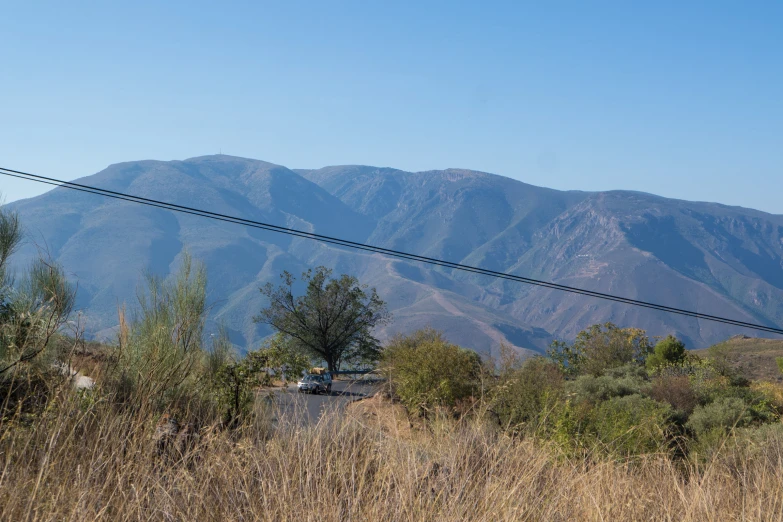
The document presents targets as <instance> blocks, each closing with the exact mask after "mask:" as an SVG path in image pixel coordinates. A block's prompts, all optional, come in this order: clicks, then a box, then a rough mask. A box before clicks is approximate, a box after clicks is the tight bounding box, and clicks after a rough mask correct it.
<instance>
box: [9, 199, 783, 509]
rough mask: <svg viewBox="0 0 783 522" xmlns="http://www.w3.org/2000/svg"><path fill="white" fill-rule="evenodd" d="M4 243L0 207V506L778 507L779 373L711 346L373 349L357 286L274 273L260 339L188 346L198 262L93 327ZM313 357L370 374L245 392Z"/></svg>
mask: <svg viewBox="0 0 783 522" xmlns="http://www.w3.org/2000/svg"><path fill="white" fill-rule="evenodd" d="M20 239H21V228H20V226H19V223H18V221H17V220H16V217H15V216H14V215H13V214H9V213H7V212H4V211H3V210H2V209H0V276H1V277H2V284H1V285H0V343H1V344H0V363H2V366H0V370H2V371H0V398H1V399H2V406H0V466H2V473H0V519H2V520H138V519H144V520H150V519H151V520H292V519H308V520H309V519H318V520H320V521H330V520H335V521H337V520H353V519H357V520H520V519H522V520H660V519H665V520H725V519H743V520H767V519H776V518H781V517H783V424H781V420H780V414H781V413H783V388H781V386H780V384H779V383H777V382H776V381H775V380H772V381H769V380H768V381H760V380H754V379H750V378H748V377H747V376H746V375H743V373H742V371H741V368H740V369H738V366H737V365H736V364H734V363H733V359H732V357H731V354H730V353H728V352H727V349H726V348H725V346H718V347H716V348H714V349H712V350H711V351H706V352H704V353H703V354H701V355H696V354H694V353H693V352H688V351H686V350H685V346H684V345H683V344H682V343H681V342H680V341H679V340H677V339H676V338H674V337H667V338H664V339H651V338H649V337H648V336H647V334H646V333H645V332H644V331H642V330H638V329H633V328H619V327H617V326H615V325H612V324H605V325H596V326H593V327H591V328H588V329H587V330H585V331H584V332H581V333H580V334H579V335H578V336H577V338H576V339H575V340H574V342H571V343H568V342H555V343H553V344H552V346H551V349H550V351H549V353H548V354H547V356H546V357H544V356H541V357H534V358H528V359H522V358H520V357H519V356H518V355H517V354H516V353H515V352H514V351H513V350H512V349H510V348H509V347H503V348H502V349H501V355H500V357H499V359H498V360H482V359H481V358H480V357H479V356H478V355H477V354H476V353H475V352H473V351H471V350H469V349H467V348H468V347H460V346H456V345H454V344H452V343H450V342H448V340H447V338H448V335H447V333H442V332H437V331H435V330H432V329H425V330H422V331H419V332H414V333H411V334H410V335H406V336H397V337H394V338H392V339H391V340H389V341H388V342H387V343H385V345H381V343H379V342H378V341H377V339H375V337H373V335H372V328H373V327H374V326H377V325H379V324H383V323H384V322H386V321H388V320H389V319H390V318H389V316H388V314H387V313H386V310H385V305H384V303H383V301H382V300H381V299H380V298H379V297H378V296H377V295H376V293H375V291H374V290H372V289H368V288H365V287H363V286H361V285H360V284H359V283H358V281H356V280H355V279H353V278H351V277H348V276H341V277H339V278H332V276H331V273H330V272H329V271H328V270H326V269H323V268H319V269H317V270H315V271H314V272H311V273H308V274H305V276H304V280H305V282H306V288H305V289H304V291H303V292H304V293H303V295H302V296H295V294H294V290H293V288H294V287H293V278H292V277H291V276H290V275H284V281H283V285H281V286H280V287H277V288H275V287H272V286H268V287H265V288H264V289H263V291H264V292H265V294H266V295H267V296H268V297H269V298H270V303H271V304H270V307H269V308H268V309H266V310H263V311H261V312H260V314H259V320H263V321H266V322H268V323H270V324H272V325H273V326H274V327H275V328H276V330H277V331H278V333H277V334H276V335H275V336H273V337H271V338H270V339H269V340H268V341H267V342H266V343H265V344H264V345H263V346H262V347H260V348H258V349H256V350H252V351H250V352H248V353H247V354H244V355H240V354H238V353H237V352H236V351H235V349H234V347H233V346H232V345H231V343H230V341H229V338H228V335H227V334H226V333H225V332H220V333H218V334H217V335H214V336H212V340H211V342H210V343H206V342H205V337H209V336H205V335H204V324H205V318H206V314H207V312H208V307H207V304H206V293H205V289H206V277H207V274H206V272H205V270H204V268H203V267H202V266H200V265H199V263H197V262H196V261H195V260H192V259H191V258H190V257H189V256H187V255H186V256H183V259H182V260H181V264H180V268H179V271H178V272H177V274H176V275H175V276H173V277H172V278H169V279H165V280H163V279H160V278H156V277H153V276H150V277H148V278H147V280H146V283H145V285H144V286H143V288H142V289H141V290H140V292H139V296H140V297H139V302H138V304H137V306H135V307H134V311H133V312H126V311H125V308H124V307H123V308H120V310H119V320H118V322H119V329H118V334H117V340H116V342H115V343H111V344H108V345H97V344H96V343H88V342H85V341H84V339H83V338H82V335H81V332H80V330H79V327H78V324H74V323H72V322H69V317H70V311H71V309H72V307H73V302H74V290H73V288H71V287H70V286H69V285H68V284H67V282H66V280H65V277H64V274H62V271H61V270H60V269H59V268H58V267H57V266H56V265H54V264H51V263H49V262H46V261H45V260H41V261H40V263H37V264H36V265H34V266H33V267H32V268H31V269H30V270H29V272H28V273H27V275H25V276H24V277H21V278H20V279H19V280H14V279H13V278H12V277H11V274H10V273H8V270H7V268H6V267H7V261H8V259H9V258H10V256H11V255H12V254H13V250H14V248H15V247H16V246H17V245H18V244H19V240H20ZM335 304H338V305H339V306H335ZM319 319H320V323H319ZM326 319H328V320H326ZM773 361H774V359H773ZM322 362H325V363H327V365H328V366H329V367H330V368H332V369H335V368H339V367H341V365H345V366H350V365H362V366H363V365H369V364H372V365H374V366H376V367H377V369H378V372H379V373H380V374H381V375H383V377H384V378H385V381H384V384H383V385H382V386H380V387H379V393H377V394H376V395H375V396H374V397H373V398H371V399H367V400H364V401H360V402H357V403H354V404H352V405H351V406H348V407H346V408H344V409H343V410H340V411H337V410H334V411H327V412H325V413H324V414H323V415H322V417H321V418H320V420H319V421H318V422H317V423H316V424H307V423H303V422H302V419H301V417H300V416H299V414H298V413H297V412H296V411H294V412H291V411H285V412H284V411H282V410H280V409H279V408H278V406H277V404H276V402H275V401H274V400H273V399H272V397H271V396H270V395H269V394H268V393H267V392H266V391H264V390H266V386H268V385H269V384H270V383H271V381H272V379H273V378H275V379H276V378H279V377H280V376H282V375H283V374H287V375H291V376H296V375H299V374H300V373H301V371H302V370H303V369H305V368H307V367H309V366H310V365H311V364H314V363H322ZM773 364H774V362H773ZM72 368H73V370H72ZM775 368H776V367H775ZM776 370H777V368H776ZM78 372H84V373H88V374H89V375H90V376H91V377H93V378H94V381H93V382H91V383H90V385H89V386H81V385H77V380H76V379H75V378H74V377H75V375H78Z"/></svg>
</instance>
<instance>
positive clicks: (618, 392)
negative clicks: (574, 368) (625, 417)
mask: <svg viewBox="0 0 783 522" xmlns="http://www.w3.org/2000/svg"><path fill="white" fill-rule="evenodd" d="M639 370H641V372H640V371H639ZM643 372H644V368H642V367H639V366H638V365H636V364H631V365H626V366H622V367H619V368H615V369H614V370H612V371H611V372H609V373H608V374H607V375H601V376H599V377H594V376H592V375H580V376H579V377H577V378H576V379H575V380H574V381H572V382H569V383H568V385H567V389H568V392H569V393H570V394H571V395H572V397H573V398H574V399H575V400H577V401H587V402H590V403H592V404H596V403H599V402H601V401H606V400H608V399H611V398H613V397H624V396H626V395H634V394H642V393H645V392H646V390H647V389H648V388H649V384H648V383H647V380H646V379H645V377H644V374H643Z"/></svg>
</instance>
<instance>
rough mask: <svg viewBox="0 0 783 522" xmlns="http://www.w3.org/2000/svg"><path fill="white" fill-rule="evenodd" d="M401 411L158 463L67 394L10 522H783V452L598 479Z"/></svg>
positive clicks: (135, 423) (259, 427) (7, 479)
mask: <svg viewBox="0 0 783 522" xmlns="http://www.w3.org/2000/svg"><path fill="white" fill-rule="evenodd" d="M387 410H388V408H387V406H385V405H384V404H383V403H382V402H381V401H377V400H376V401H373V402H372V403H367V404H366V405H363V406H362V407H361V408H358V407H357V408H349V409H347V410H344V411H343V412H342V413H340V412H332V413H327V414H325V415H324V417H322V419H321V421H320V422H319V424H317V425H315V426H305V425H303V424H301V423H298V422H296V421H295V418H296V415H294V414H289V415H287V416H285V417H282V418H279V419H275V418H274V416H275V412H274V411H269V410H266V411H264V410H261V409H260V410H259V415H258V417H257V419H256V421H255V422H254V423H253V424H252V425H248V426H246V427H244V428H243V429H242V430H241V431H240V432H238V433H234V434H231V433H228V432H226V431H222V430H218V429H210V428H202V429H201V435H200V439H199V440H198V441H197V442H196V443H195V446H194V447H193V448H192V449H191V450H190V451H188V452H187V453H186V454H185V455H184V457H183V458H180V456H179V455H173V454H164V455H163V456H159V455H158V454H157V452H156V451H155V444H154V442H153V433H154V431H155V423H156V420H157V419H156V417H155V416H154V415H152V414H144V413H135V414H131V413H129V412H128V413H118V412H117V411H116V409H115V408H114V407H113V406H111V405H109V404H108V403H104V402H101V401H98V402H97V403H93V404H90V403H89V401H85V400H84V399H83V398H79V397H78V396H75V395H73V394H71V393H70V392H67V391H65V390H63V391H61V392H60V394H59V395H58V396H57V397H56V398H55V399H53V400H52V401H51V403H50V407H49V408H48V410H47V411H46V412H45V413H44V414H43V415H41V416H40V417H39V418H38V419H37V420H36V421H35V422H33V423H32V424H31V425H28V426H16V427H14V428H12V429H9V426H8V424H7V423H6V424H5V425H4V426H3V435H2V439H0V459H1V460H0V466H2V467H1V468H0V469H2V472H1V474H0V519H2V520H58V521H59V520H112V521H115V520H209V521H212V520H299V521H301V520H317V521H319V522H320V521H323V522H326V521H332V520H334V521H345V520H373V521H381V520H395V521H397V520H449V521H454V520H547V521H556V520H569V521H570V520H677V521H683V520H699V521H702V520H780V519H783V451H781V448H780V447H767V448H764V449H763V452H764V454H763V455H762V456H763V457H764V458H760V457H759V456H758V455H757V456H756V458H752V459H751V458H746V457H743V456H742V455H724V456H723V457H719V458H717V459H715V460H714V461H713V462H712V463H711V464H709V465H706V466H703V467H701V468H698V469H697V468H694V467H684V466H682V465H678V464H676V463H674V462H673V461H671V460H670V459H669V458H667V457H665V456H660V457H658V456H653V457H649V458H646V459H641V460H637V461H634V462H632V463H617V462H609V461H605V462H598V463H593V464H588V463H586V462H583V461H577V462H572V461H568V460H564V459H562V458H558V457H557V455H556V453H555V452H554V451H552V450H549V449H547V448H546V447H544V446H542V445H538V444H536V443H533V442H531V441H520V440H515V439H511V438H508V437H506V436H503V435H501V434H499V433H497V432H496V431H494V430H493V429H491V428H489V427H487V426H486V425H484V424H482V423H480V422H478V421H463V422H454V421H441V422H435V423H433V424H430V425H428V426H427V427H426V429H424V428H423V427H421V426H417V427H415V428H414V427H413V426H412V425H410V424H408V425H407V426H404V429H403V432H400V431H398V430H397V429H396V428H395V423H393V422H391V423H389V422H382V421H378V422H373V421H372V419H373V418H375V419H382V418H383V416H384V411H387ZM278 414H279V412H278ZM392 415H395V414H394V413H392ZM403 424H405V423H403Z"/></svg>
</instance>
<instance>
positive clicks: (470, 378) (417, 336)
mask: <svg viewBox="0 0 783 522" xmlns="http://www.w3.org/2000/svg"><path fill="white" fill-rule="evenodd" d="M380 369H381V371H382V372H383V374H384V375H385V376H386V378H387V379H388V381H389V384H390V385H391V388H392V392H393V393H394V394H395V395H396V396H397V397H398V398H399V399H400V401H401V402H402V403H403V404H404V405H405V406H406V407H407V408H408V410H409V411H410V412H413V413H417V414H422V413H426V412H428V411H430V410H432V409H433V408H435V407H438V406H444V407H454V406H456V404H457V402H458V401H460V400H464V399H467V398H469V397H471V396H475V394H476V393H477V391H478V390H479V381H480V377H481V370H482V365H481V359H480V358H479V356H478V354H477V353H476V352H474V351H472V350H466V349H464V348H460V347H459V346H457V345H454V344H451V343H449V342H448V341H446V339H445V338H444V337H443V334H442V333H441V332H438V331H436V330H433V329H431V328H426V329H424V330H419V331H417V332H414V333H413V334H411V335H408V336H401V335H397V336H396V337H394V338H393V339H392V340H391V341H390V342H389V343H388V345H387V346H386V347H385V349H384V350H383V353H382V356H381V365H380Z"/></svg>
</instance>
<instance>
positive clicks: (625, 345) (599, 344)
mask: <svg viewBox="0 0 783 522" xmlns="http://www.w3.org/2000/svg"><path fill="white" fill-rule="evenodd" d="M651 348H652V345H651V344H650V340H649V339H648V338H647V334H646V332H645V331H644V330H640V329H639V328H619V327H618V326H616V325H614V324H612V323H606V324H603V325H600V324H596V325H593V326H591V327H590V328H588V329H586V330H582V331H581V332H579V334H577V336H576V340H575V341H574V342H573V343H571V344H568V343H566V342H563V341H554V342H553V343H552V344H551V346H550V347H549V349H548V350H547V354H548V355H549V357H550V358H551V359H552V360H553V361H555V362H556V363H557V364H558V365H559V366H560V367H561V368H562V369H563V371H564V372H565V373H566V374H567V375H572V376H573V375H579V374H590V375H594V376H598V375H601V374H602V373H603V372H604V370H607V369H611V368H616V367H619V366H623V365H625V364H628V363H631V362H634V363H637V364H642V363H643V362H644V360H645V359H646V358H647V356H648V355H649V353H650V351H651Z"/></svg>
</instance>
